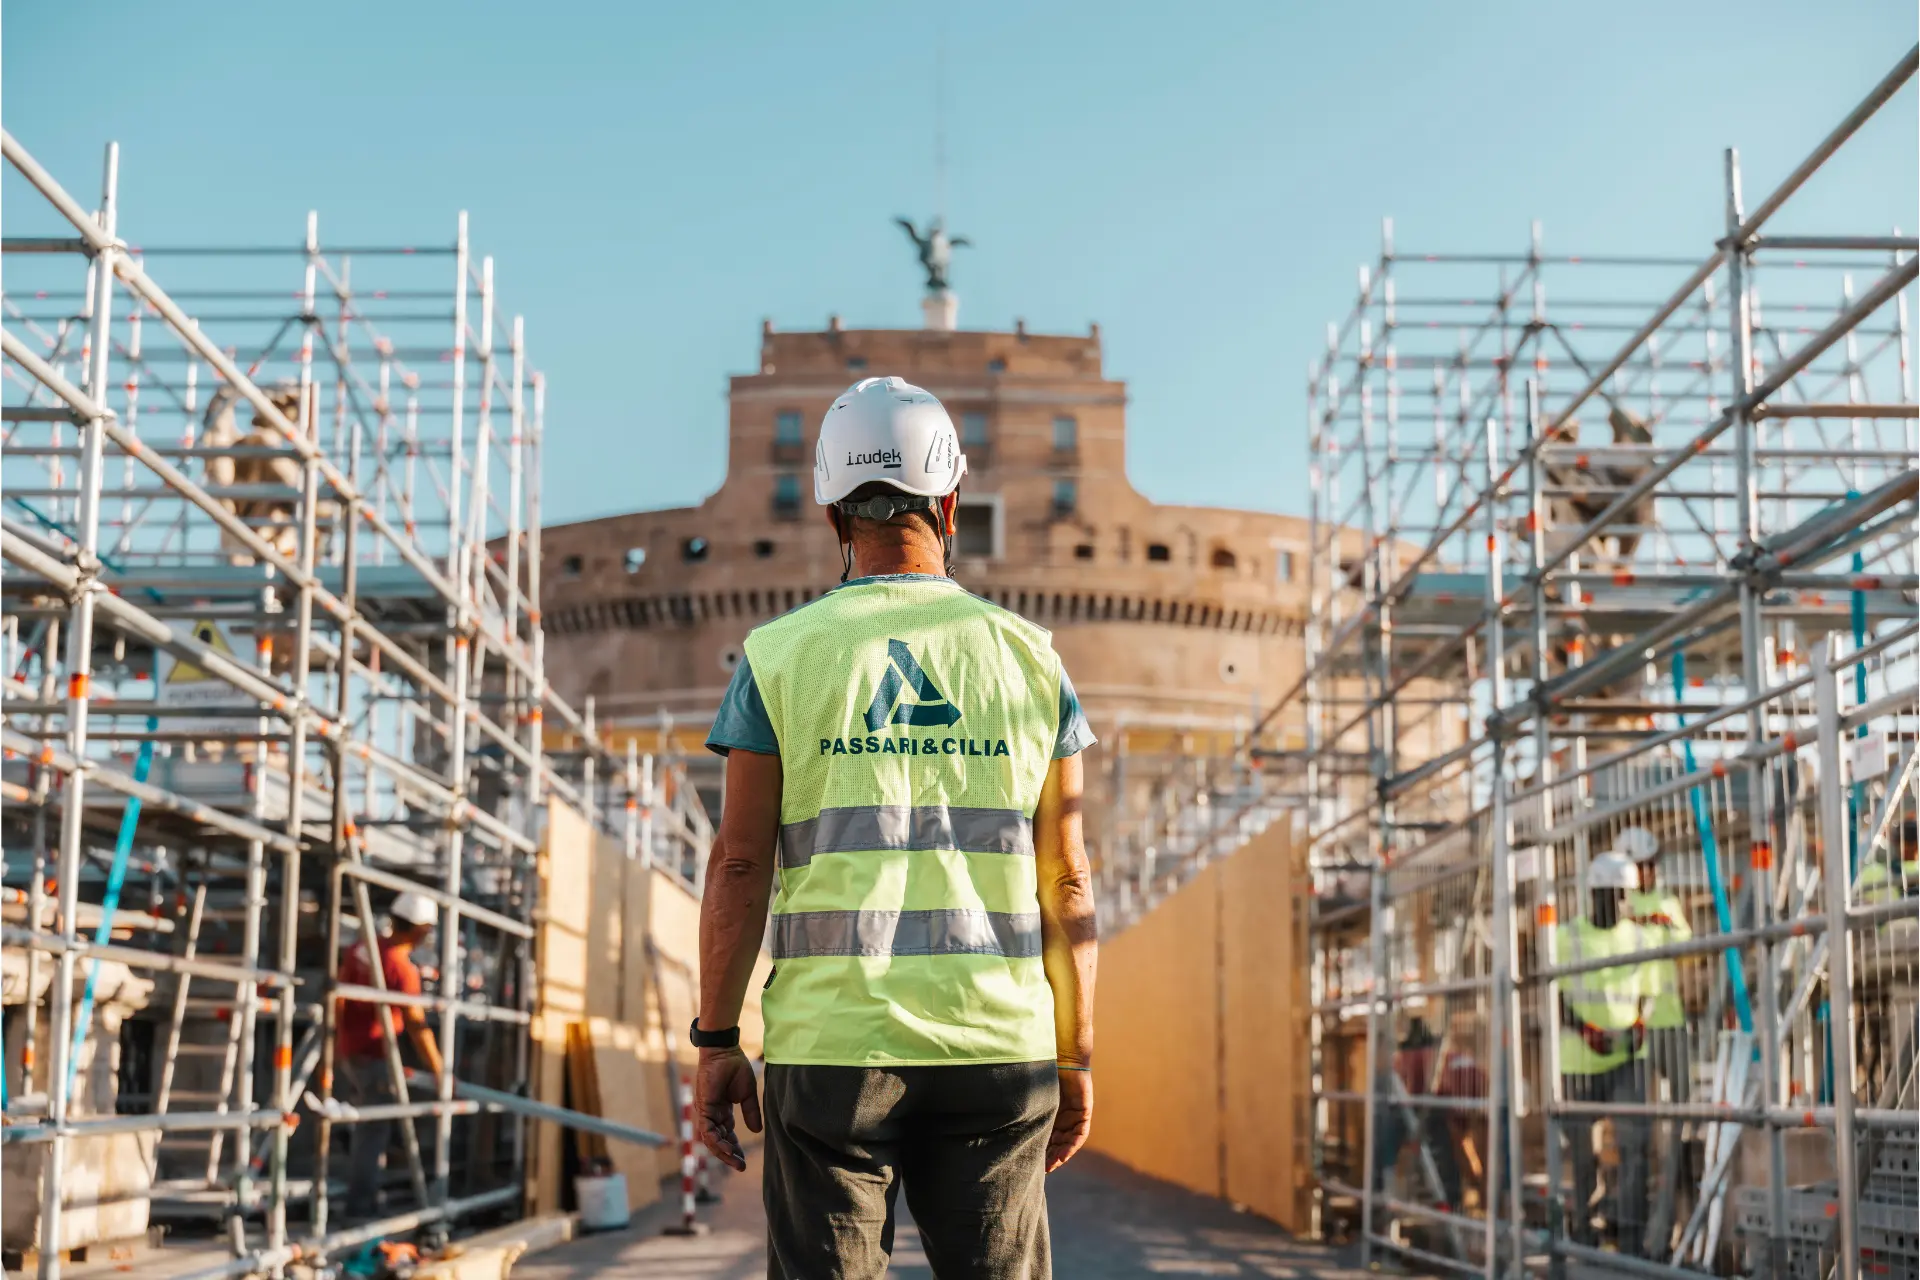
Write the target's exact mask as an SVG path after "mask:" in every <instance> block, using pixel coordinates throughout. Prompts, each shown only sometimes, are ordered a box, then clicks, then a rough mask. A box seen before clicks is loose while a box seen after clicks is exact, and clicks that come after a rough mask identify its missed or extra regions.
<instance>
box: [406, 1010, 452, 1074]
mask: <svg viewBox="0 0 1920 1280" xmlns="http://www.w3.org/2000/svg"><path fill="white" fill-rule="evenodd" d="M407 1039H408V1040H410V1041H412V1042H413V1050H414V1052H415V1053H417V1054H419V1055H420V1061H422V1062H424V1063H426V1064H427V1070H429V1071H431V1072H433V1074H434V1077H435V1079H438V1078H439V1077H440V1076H442V1075H444V1074H446V1064H445V1063H444V1062H443V1061H442V1060H441V1058H440V1042H439V1041H438V1040H435V1039H434V1038H433V1028H432V1027H430V1026H428V1025H427V1014H426V1011H425V1010H424V1009H408V1010H407Z"/></svg>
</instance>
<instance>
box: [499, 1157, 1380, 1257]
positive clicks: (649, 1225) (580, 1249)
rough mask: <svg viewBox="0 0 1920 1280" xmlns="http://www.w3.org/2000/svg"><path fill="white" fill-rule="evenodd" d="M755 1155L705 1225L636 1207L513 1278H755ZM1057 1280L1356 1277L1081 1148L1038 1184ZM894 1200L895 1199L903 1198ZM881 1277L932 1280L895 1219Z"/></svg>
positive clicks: (1317, 1252) (1321, 1253)
mask: <svg viewBox="0 0 1920 1280" xmlns="http://www.w3.org/2000/svg"><path fill="white" fill-rule="evenodd" d="M758 1154H759V1153H758V1152H757V1151H754V1152H752V1153H750V1155H749V1157H748V1172H747V1173H745V1174H737V1175H731V1176H729V1177H728V1178H727V1179H726V1181H725V1182H723V1183H721V1184H719V1190H720V1191H721V1195H722V1199H721V1203H720V1204H718V1205H715V1206H709V1207H707V1208H706V1209H704V1210H703V1211H702V1218H703V1220H705V1221H707V1222H709V1223H711V1224H712V1228H713V1230H712V1231H711V1233H710V1234H708V1235H706V1236H703V1237H699V1238H696V1239H679V1238H674V1237H670V1236H662V1235H661V1234H660V1228H661V1226H662V1225H663V1224H664V1223H665V1222H667V1221H668V1220H670V1218H671V1215H670V1214H668V1213H667V1212H666V1206H665V1205H664V1204H663V1205H656V1206H654V1207H653V1208H651V1209H649V1210H648V1211H647V1212H646V1213H645V1214H643V1215H638V1216H636V1219H635V1222H634V1225H633V1226H632V1227H631V1228H629V1229H628V1230H626V1231H621V1232H614V1233H610V1234H607V1235H596V1236H590V1237H587V1238H585V1239H582V1240H578V1241H576V1242H574V1243H573V1244H571V1245H566V1246H564V1247H562V1248H559V1249H554V1250H551V1251H549V1252H546V1253H541V1254H536V1255H534V1256H533V1257H530V1258H528V1259H527V1260H526V1261H524V1262H522V1263H521V1264H520V1265H519V1266H517V1267H515V1268H514V1269H513V1278H514V1280H587V1277H590V1276H607V1277H614V1278H616V1280H618V1278H620V1277H625V1278H627V1280H757V1278H758V1277H761V1276H764V1275H765V1274H766V1265H767V1263H766V1252H765V1247H764V1242H763V1239H762V1235H763V1233H764V1231H765V1229H766V1228H765V1221H764V1219H763V1218H762V1217H761V1214H760V1183H759V1178H758V1176H757V1172H758V1169H759V1163H760V1162H759V1160H758V1159H757V1158H756V1157H757V1156H758ZM1047 1195H1048V1202H1049V1205H1050V1208H1051V1211H1052V1217H1053V1250H1054V1274H1055V1275H1056V1276H1057V1277H1059V1280H1142V1278H1144V1277H1164V1276H1248V1277H1253V1276H1274V1277H1281V1278H1283V1280H1363V1277H1365V1275H1366V1273H1364V1272H1360V1271H1357V1270H1354V1269H1351V1268H1350V1267H1347V1266H1344V1265H1343V1261H1342V1259H1341V1257H1340V1256H1339V1255H1338V1254H1336V1253H1334V1252H1332V1251H1329V1250H1326V1249H1321V1248H1319V1247H1317V1246H1313V1245H1308V1244H1303V1243H1301V1242H1299V1241H1296V1240H1295V1239H1293V1238H1292V1237H1291V1236H1289V1235H1287V1233H1286V1232H1284V1231H1282V1230H1280V1229H1279V1228H1278V1227H1276V1226H1273V1225H1272V1224H1271V1223H1268V1222H1266V1221H1264V1220H1262V1219H1260V1218H1256V1217H1253V1216H1252V1215H1250V1214H1237V1213H1235V1212H1233V1210H1232V1209H1230V1208H1228V1207H1227V1206H1226V1205H1224V1204H1221V1203H1220V1202H1219V1201H1217V1200H1214V1199H1211V1198H1209V1197H1206V1196H1196V1195H1194V1194H1192V1193H1191V1192H1187V1191H1183V1190H1181V1189H1180V1188H1178V1187H1174V1186H1171V1185H1169V1184H1167V1183H1164V1182H1156V1181H1154V1180H1153V1179H1151V1178H1144V1177H1141V1176H1140V1175H1139V1174H1136V1173H1133V1172H1132V1171H1130V1170H1128V1169H1126V1168H1125V1167H1123V1166H1121V1165H1119V1164H1116V1163H1114V1162H1113V1161H1110V1160H1106V1159H1103V1158H1101V1157H1099V1156H1094V1155H1084V1154H1083V1155H1081V1156H1079V1157H1077V1158H1076V1159H1075V1160H1074V1162H1073V1163H1072V1164H1070V1165H1068V1166H1067V1167H1066V1169H1064V1170H1062V1171H1061V1172H1060V1173H1058V1174H1055V1175H1054V1176H1053V1178H1052V1179H1051V1180H1050V1181H1049V1183H1048V1187H1047ZM901 1207H902V1209H903V1210H904V1208H905V1203H904V1201H903V1202H902V1206H901ZM892 1275H893V1276H896V1277H899V1280H931V1277H932V1275H933V1273H932V1271H930V1270H929V1269H928V1267H927V1261H926V1257H925V1256H924V1255H923V1254H922V1253H921V1251H920V1246H919V1242H918V1240H917V1238H916V1236H915V1233H914V1232H913V1231H912V1230H911V1228H910V1227H909V1226H907V1225H906V1224H904V1223H903V1224H902V1227H901V1229H900V1230H899V1232H898V1244H897V1247H896V1248H895V1250H894V1260H893V1271H892Z"/></svg>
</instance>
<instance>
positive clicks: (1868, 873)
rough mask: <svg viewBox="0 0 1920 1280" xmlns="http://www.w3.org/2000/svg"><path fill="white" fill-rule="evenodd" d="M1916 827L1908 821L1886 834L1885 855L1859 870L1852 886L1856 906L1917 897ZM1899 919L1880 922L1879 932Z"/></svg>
mask: <svg viewBox="0 0 1920 1280" xmlns="http://www.w3.org/2000/svg"><path fill="white" fill-rule="evenodd" d="M1915 826H1916V823H1915V820H1914V819H1912V818H1907V819H1905V820H1904V821H1902V822H1901V823H1900V824H1899V825H1898V826H1896V827H1894V828H1893V829H1892V830H1891V831H1890V832H1888V839H1889V846H1890V847H1889V848H1888V849H1887V851H1886V852H1885V853H1876V854H1875V855H1874V858H1873V860H1872V861H1871V862H1869V863H1867V865H1866V866H1864V867H1862V868H1860V874H1859V875H1858V876H1856V877H1855V878H1854V882H1853V904H1854V905H1855V906H1860V907H1877V906H1879V905H1881V904H1882V903H1887V902H1898V901H1899V900H1900V899H1902V898H1908V897H1912V896H1913V895H1915V894H1920V833H1917V832H1916V830H1915ZM1901 918H1902V917H1900V916H1894V917H1891V918H1889V919H1887V920H1883V921H1881V922H1880V925H1879V928H1880V929H1882V930H1886V929H1890V928H1891V927H1892V926H1893V924H1894V923H1895V921H1897V920H1899V919H1901Z"/></svg>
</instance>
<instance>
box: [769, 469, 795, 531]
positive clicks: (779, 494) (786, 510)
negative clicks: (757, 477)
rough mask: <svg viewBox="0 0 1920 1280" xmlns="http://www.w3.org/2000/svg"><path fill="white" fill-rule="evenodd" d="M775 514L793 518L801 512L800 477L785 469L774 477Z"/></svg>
mask: <svg viewBox="0 0 1920 1280" xmlns="http://www.w3.org/2000/svg"><path fill="white" fill-rule="evenodd" d="M773 514H774V515H776V516H779V517H780V518H781V519H783V520H792V519H795V518H796V517H798V516H799V514H800V477H799V476H797V475H794V474H793V473H792V472H791V471H783V472H781V473H780V474H779V475H777V476H775V477H774V478H773Z"/></svg>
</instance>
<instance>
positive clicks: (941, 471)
mask: <svg viewBox="0 0 1920 1280" xmlns="http://www.w3.org/2000/svg"><path fill="white" fill-rule="evenodd" d="M966 473H967V459H966V455H965V454H963V453H961V452H960V437H959V435H958V434H957V433H956V432H955V431H954V429H953V419H952V418H949V417H948V416H947V411H946V409H945V408H944V407H943V406H942V405H941V403H940V402H939V401H938V400H936V399H935V398H934V397H933V395H932V394H931V393H930V392H926V391H923V390H921V389H920V388H919V387H916V386H914V385H913V384H912V383H911V382H908V381H907V380H906V379H905V378H863V379H861V380H860V381H859V382H856V383H854V384H853V385H852V386H851V387H848V388H847V389H846V390H845V391H844V392H842V393H841V395H840V398H839V399H838V400H835V401H834V402H833V407H832V408H831V409H828V410H827V416H826V417H825V418H824V419H822V421H821V423H820V443H819V445H818V446H817V447H816V448H815V449H814V453H813V500H814V501H815V502H817V503H819V504H820V505H821V506H823V507H824V506H829V505H831V504H832V503H835V502H838V501H840V500H841V499H842V498H844V497H846V496H847V495H848V494H850V493H852V492H853V491H854V490H855V489H858V488H859V487H860V486H861V485H863V484H871V483H873V482H874V481H876V480H878V481H881V482H882V483H884V484H890V485H892V486H893V487H894V488H896V489H898V490H900V491H901V492H902V493H911V494H915V495H917V496H920V497H926V498H939V497H944V496H945V495H947V494H949V493H952V492H953V491H954V490H955V489H957V488H959V486H960V477H961V476H963V475H965V474H966Z"/></svg>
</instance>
